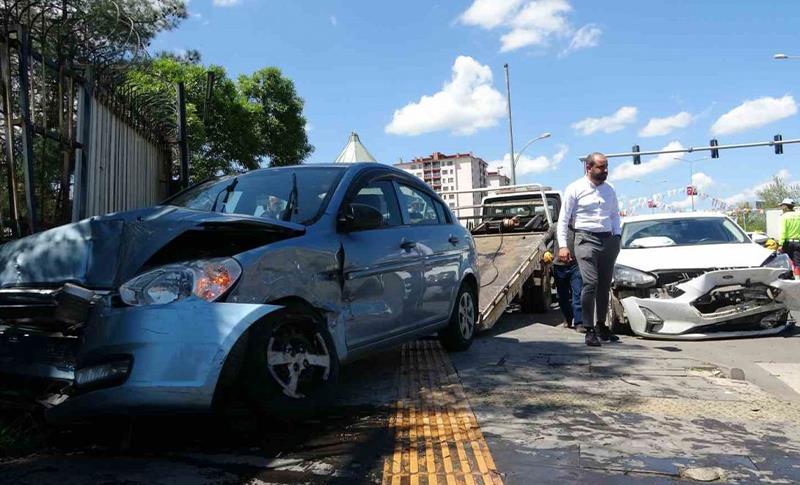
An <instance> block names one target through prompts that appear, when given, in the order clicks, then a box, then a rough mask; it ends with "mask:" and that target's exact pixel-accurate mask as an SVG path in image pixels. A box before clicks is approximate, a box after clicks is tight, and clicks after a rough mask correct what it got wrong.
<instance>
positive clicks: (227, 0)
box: [213, 0, 241, 7]
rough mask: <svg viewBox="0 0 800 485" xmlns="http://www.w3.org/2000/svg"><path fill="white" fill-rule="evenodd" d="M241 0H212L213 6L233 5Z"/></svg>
mask: <svg viewBox="0 0 800 485" xmlns="http://www.w3.org/2000/svg"><path fill="white" fill-rule="evenodd" d="M240 1H241V0H214V2H213V3H214V6H215V7H233V6H234V5H237V4H238V3H239V2H240Z"/></svg>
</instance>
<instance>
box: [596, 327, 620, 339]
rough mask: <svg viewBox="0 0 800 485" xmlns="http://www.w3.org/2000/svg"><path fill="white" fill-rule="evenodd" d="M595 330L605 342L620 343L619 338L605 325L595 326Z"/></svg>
mask: <svg viewBox="0 0 800 485" xmlns="http://www.w3.org/2000/svg"><path fill="white" fill-rule="evenodd" d="M595 329H596V330H597V336H598V337H599V338H600V340H602V341H603V342H618V341H619V337H617V336H616V335H614V334H613V333H611V330H609V329H608V327H606V326H605V325H601V324H599V323H598V324H597V325H596V326H595Z"/></svg>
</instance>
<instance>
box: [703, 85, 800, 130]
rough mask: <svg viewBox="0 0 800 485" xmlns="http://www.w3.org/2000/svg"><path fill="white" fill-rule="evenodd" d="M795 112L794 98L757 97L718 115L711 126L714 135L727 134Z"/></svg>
mask: <svg viewBox="0 0 800 485" xmlns="http://www.w3.org/2000/svg"><path fill="white" fill-rule="evenodd" d="M795 114H797V104H796V103H795V102H794V98H793V97H792V96H790V95H788V94H787V95H786V96H784V97H782V98H770V97H764V98H758V99H751V100H747V101H745V102H744V103H742V104H740V105H739V106H737V107H735V108H733V109H732V110H730V111H728V112H727V113H725V114H724V115H722V116H720V117H719V119H717V121H715V122H714V124H713V125H712V126H711V133H712V134H714V135H729V134H732V133H741V132H743V131H747V130H750V129H753V128H758V127H760V126H764V125H766V124H769V123H772V122H774V121H778V120H782V119H784V118H788V117H790V116H794V115H795Z"/></svg>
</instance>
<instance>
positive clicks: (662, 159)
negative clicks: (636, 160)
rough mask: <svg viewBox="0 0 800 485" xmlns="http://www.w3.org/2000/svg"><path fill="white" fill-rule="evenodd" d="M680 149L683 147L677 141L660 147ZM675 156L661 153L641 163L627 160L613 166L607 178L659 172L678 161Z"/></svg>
mask: <svg viewBox="0 0 800 485" xmlns="http://www.w3.org/2000/svg"><path fill="white" fill-rule="evenodd" d="M681 149H683V145H681V144H680V142H677V141H673V142H670V143H668V144H667V145H666V146H665V147H664V148H662V150H681ZM675 157H676V154H674V153H662V154H661V155H658V156H657V157H655V158H653V159H651V160H647V161H643V162H642V163H641V165H634V164H633V161H628V162H625V163H623V164H621V165H619V166H617V167H615V168H614V169H613V170H612V171H611V173H610V174H609V176H608V178H610V179H611V180H626V179H637V178H640V177H644V176H645V175H648V174H651V173H653V172H660V171H661V170H666V169H668V168H669V167H671V166H673V165H676V164H678V163H680V161H679V160H675Z"/></svg>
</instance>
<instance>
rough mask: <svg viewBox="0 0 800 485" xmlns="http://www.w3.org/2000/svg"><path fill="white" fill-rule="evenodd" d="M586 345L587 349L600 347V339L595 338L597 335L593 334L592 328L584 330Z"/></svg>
mask: <svg viewBox="0 0 800 485" xmlns="http://www.w3.org/2000/svg"><path fill="white" fill-rule="evenodd" d="M586 345H588V346H589V347H600V339H598V338H597V334H596V333H595V332H594V329H593V328H589V329H587V330H586Z"/></svg>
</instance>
